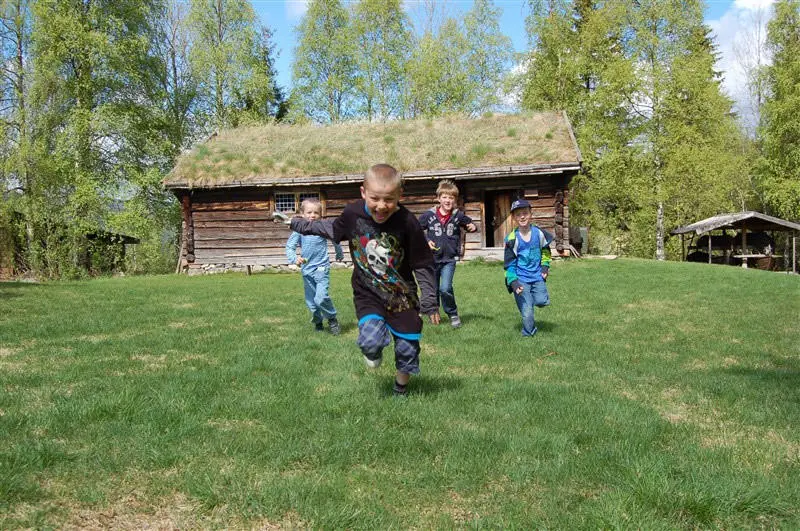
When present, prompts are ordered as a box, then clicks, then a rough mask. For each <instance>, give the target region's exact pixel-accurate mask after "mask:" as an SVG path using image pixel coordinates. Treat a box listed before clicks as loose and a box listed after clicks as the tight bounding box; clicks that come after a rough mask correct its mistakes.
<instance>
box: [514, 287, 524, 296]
mask: <svg viewBox="0 0 800 531" xmlns="http://www.w3.org/2000/svg"><path fill="white" fill-rule="evenodd" d="M523 291H525V286H520V287H518V288H517V289H515V290H514V293H516V294H517V295H519V294H520V293H522V292H523Z"/></svg>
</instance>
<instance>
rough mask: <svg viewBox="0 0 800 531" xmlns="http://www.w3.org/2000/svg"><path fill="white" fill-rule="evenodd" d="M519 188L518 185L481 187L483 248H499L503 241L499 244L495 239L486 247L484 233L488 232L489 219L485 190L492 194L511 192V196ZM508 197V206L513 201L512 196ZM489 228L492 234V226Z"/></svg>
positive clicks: (517, 191)
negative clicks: (491, 244) (491, 245)
mask: <svg viewBox="0 0 800 531" xmlns="http://www.w3.org/2000/svg"><path fill="white" fill-rule="evenodd" d="M519 190H520V188H519V186H490V187H484V188H482V189H481V217H482V219H483V227H482V236H481V240H482V241H481V245H482V247H483V248H485V249H499V248H502V247H503V242H502V241H500V242H499V244H498V242H497V241H495V242H494V246H493V247H488V245H487V237H486V235H487V234H488V230H489V228H488V227H487V225H488V224H489V221H490V220H489V218H488V216H487V215H486V195H487V192H488V193H491V194H493V195H494V194H496V193H498V192H511V195H512V196H513V194H514V193H515V192H516V193H519ZM509 199H510V202H509V207H510V206H511V203H513V202H514V199H513V197H509ZM491 230H492V234H494V227H492V228H491ZM494 239H496V238H494Z"/></svg>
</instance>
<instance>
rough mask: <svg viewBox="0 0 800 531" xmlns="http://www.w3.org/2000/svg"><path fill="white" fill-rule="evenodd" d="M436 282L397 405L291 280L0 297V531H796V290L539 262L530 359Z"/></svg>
mask: <svg viewBox="0 0 800 531" xmlns="http://www.w3.org/2000/svg"><path fill="white" fill-rule="evenodd" d="M455 280H456V282H455V285H456V295H457V298H458V302H459V307H460V309H461V315H462V319H463V321H464V327H463V328H462V329H460V330H452V329H450V327H449V326H440V327H433V326H426V328H425V331H424V332H425V333H424V338H423V351H422V371H423V372H422V375H421V376H420V377H418V378H415V379H412V381H411V384H410V386H409V390H410V394H409V396H408V397H407V398H406V399H402V398H399V399H398V398H393V397H392V396H391V385H392V379H393V366H392V363H384V366H383V367H381V368H380V369H378V370H376V371H370V370H368V369H367V368H366V367H365V366H364V364H363V361H362V359H361V356H360V354H359V353H358V351H357V348H356V346H355V338H356V332H357V330H356V328H355V322H354V321H355V319H354V315H353V308H352V302H351V299H350V287H349V272H347V271H335V272H334V273H333V278H332V294H333V297H334V302H335V303H336V305H337V307H338V309H339V311H340V320H341V322H342V324H343V328H344V332H343V334H342V335H341V336H339V337H333V336H330V335H329V334H327V333H324V334H322V333H315V332H313V331H312V326H311V325H310V324H309V323H308V312H307V310H306V308H305V306H304V304H303V302H302V286H301V281H300V278H299V276H298V275H286V274H283V275H278V274H260V275H254V276H251V277H247V276H240V275H224V276H213V277H192V278H188V277H177V276H164V277H144V278H124V279H116V278H115V279H101V280H94V281H90V282H74V283H66V282H65V283H53V284H43V285H31V284H10V283H5V284H3V283H0V380H1V381H2V383H1V384H0V441H2V444H1V445H0V528H3V529H8V528H21V527H25V528H31V527H34V528H40V527H56V528H85V527H95V528H96V527H114V528H142V527H151V528H152V527H158V528H169V527H181V528H196V527H234V528H241V527H247V528H268V529H273V528H281V527H294V528H297V527H315V528H361V529H365V528H369V529H382V528H418V529H419V528H454V527H456V528H462V527H499V528H534V527H535V528H570V529H574V528H589V529H596V528H647V529H674V528H698V527H699V528H726V529H731V528H785V529H792V528H794V529H796V528H800V322H799V319H800V317H799V316H800V277H798V276H791V275H785V274H779V273H767V272H762V271H755V270H742V269H740V268H735V267H724V266H708V265H705V264H678V263H656V262H651V261H636V260H615V261H586V260H585V261H569V262H557V263H555V264H554V267H553V272H552V276H551V279H550V280H549V281H548V286H549V289H550V292H551V298H552V301H553V304H552V306H550V307H548V308H545V309H542V310H538V311H537V324H538V326H539V331H540V332H539V334H538V335H537V336H536V337H535V338H533V339H523V338H521V337H519V335H518V334H519V315H518V313H517V311H516V307H515V306H514V303H513V299H512V297H511V296H510V295H509V294H508V293H506V291H505V288H504V286H503V282H502V268H500V267H499V266H497V265H489V264H469V265H465V266H459V268H458V271H457V274H456V279H455ZM391 359H392V355H391V350H390V351H389V352H388V357H387V361H389V362H391Z"/></svg>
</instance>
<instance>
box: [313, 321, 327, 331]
mask: <svg viewBox="0 0 800 531" xmlns="http://www.w3.org/2000/svg"><path fill="white" fill-rule="evenodd" d="M314 330H316V331H317V332H324V331H325V327H324V326H322V321H320V322H318V323H314Z"/></svg>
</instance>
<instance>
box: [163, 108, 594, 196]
mask: <svg viewBox="0 0 800 531" xmlns="http://www.w3.org/2000/svg"><path fill="white" fill-rule="evenodd" d="M580 160H581V157H580V152H579V150H578V148H577V145H576V143H575V140H574V136H573V134H572V130H571V128H570V125H569V121H568V119H567V117H566V115H565V114H564V113H557V112H549V113H525V114H513V115H500V114H498V115H491V116H488V115H487V116H484V117H481V118H475V119H470V118H466V117H453V116H450V117H444V118H439V119H434V120H430V119H427V120H426V119H416V120H398V121H393V122H387V123H365V122H344V123H339V124H334V125H324V126H320V125H282V124H271V125H264V126H258V127H242V128H238V129H229V130H223V131H220V132H219V133H218V134H217V135H215V136H213V137H212V138H211V139H209V140H208V141H207V142H205V143H202V144H199V145H197V146H195V147H194V148H193V149H192V150H191V151H189V152H188V153H185V154H184V155H182V156H181V157H180V158H179V159H178V161H177V163H176V166H175V168H174V169H173V171H172V172H171V173H170V174H169V175H168V176H167V178H166V179H165V180H164V185H165V186H166V187H167V188H216V187H229V186H248V185H252V186H258V185H272V184H284V183H287V184H288V183H296V184H301V183H306V184H311V183H314V182H321V180H324V179H318V178H330V179H332V180H333V181H334V182H335V181H336V180H344V181H350V180H356V179H360V177H361V175H363V173H364V171H365V170H366V169H367V168H368V167H369V166H371V165H373V164H375V163H378V162H386V163H388V164H392V165H393V166H395V167H396V168H397V169H399V170H400V171H402V172H404V173H405V174H406V175H407V176H410V174H413V173H415V172H417V173H426V172H432V171H433V172H437V173H442V174H447V170H463V169H465V168H473V169H474V168H483V169H492V168H499V167H506V168H505V169H506V170H507V171H512V170H513V168H515V167H529V166H552V165H556V166H559V165H569V166H578V165H579V164H580ZM336 177H341V179H337V178H336Z"/></svg>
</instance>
